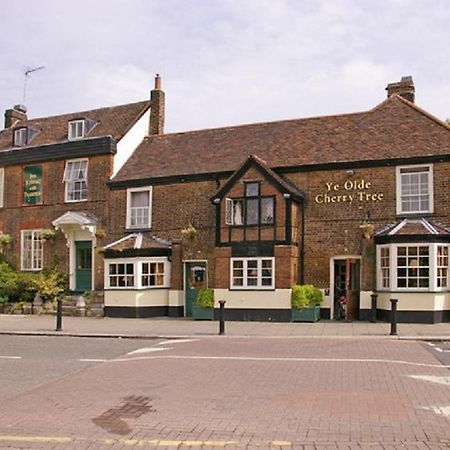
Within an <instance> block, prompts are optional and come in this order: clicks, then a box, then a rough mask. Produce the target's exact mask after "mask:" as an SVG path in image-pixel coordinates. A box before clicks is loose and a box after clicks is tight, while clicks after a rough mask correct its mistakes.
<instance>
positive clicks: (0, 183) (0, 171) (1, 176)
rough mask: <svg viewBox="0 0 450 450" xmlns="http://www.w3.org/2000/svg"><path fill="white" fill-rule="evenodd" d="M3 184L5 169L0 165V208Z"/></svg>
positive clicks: (0, 206) (1, 206)
mask: <svg viewBox="0 0 450 450" xmlns="http://www.w3.org/2000/svg"><path fill="white" fill-rule="evenodd" d="M4 184H5V169H4V168H3V167H0V208H3V192H4V189H3V186H4Z"/></svg>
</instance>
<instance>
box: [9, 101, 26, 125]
mask: <svg viewBox="0 0 450 450" xmlns="http://www.w3.org/2000/svg"><path fill="white" fill-rule="evenodd" d="M22 120H27V108H26V107H25V106H23V105H14V108H13V109H7V110H6V111H5V128H10V127H13V126H14V125H15V124H16V123H17V122H20V121H22Z"/></svg>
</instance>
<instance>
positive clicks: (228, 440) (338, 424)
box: [0, 336, 450, 450]
mask: <svg viewBox="0 0 450 450" xmlns="http://www.w3.org/2000/svg"><path fill="white" fill-rule="evenodd" d="M0 342H1V345H0V349H1V355H0V369H1V373H2V376H3V374H5V375H4V376H3V383H2V384H13V386H9V387H7V388H4V387H3V386H2V392H1V395H0V397H2V398H1V400H2V401H1V403H0V448H15V449H16V448H21V449H22V448H23V449H29V448H45V449H47V448H58V449H59V448H61V449H88V448H89V449H104V448H105V449H110V448H130V447H131V448H134V447H136V448H191V447H192V448H299V449H305V450H306V449H325V448H326V449H342V448H346V449H357V448H358V449H359V448H371V449H373V448H374V449H378V448H379V449H397V448H398V449H438V448H439V449H441V448H442V449H443V448H449V447H450V371H449V368H448V367H445V366H444V365H443V364H442V363H441V362H440V361H439V360H438V359H436V357H435V356H434V352H436V350H434V349H432V348H431V347H430V346H428V345H427V344H426V343H420V342H414V341H398V340H389V339H368V338H366V339H364V338H363V339H353V338H347V339H324V338H321V339H308V338H301V339H295V338H294V339H293V338H229V337H218V336H217V337H199V338H198V339H191V340H170V341H151V340H146V341H142V340H124V339H122V340H118V339H110V340H107V339H87V338H84V339H79V338H62V337H58V338H37V337H33V338H25V337H8V338H6V337H1V340H0ZM437 353H444V352H437ZM1 356H16V357H20V359H19V358H17V359H12V358H10V359H2V358H1ZM14 374H16V378H15V379H21V378H24V379H25V381H20V382H19V383H18V384H17V385H14Z"/></svg>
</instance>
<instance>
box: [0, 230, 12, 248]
mask: <svg viewBox="0 0 450 450" xmlns="http://www.w3.org/2000/svg"><path fill="white" fill-rule="evenodd" d="M10 243H11V236H10V235H9V234H7V233H2V232H1V231H0V245H1V246H2V247H3V246H7V245H9V244H10Z"/></svg>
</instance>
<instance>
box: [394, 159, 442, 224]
mask: <svg viewBox="0 0 450 450" xmlns="http://www.w3.org/2000/svg"><path fill="white" fill-rule="evenodd" d="M405 169H408V170H410V169H413V170H414V169H427V172H428V202H429V203H428V204H429V208H428V209H427V210H420V209H418V210H413V211H403V210H402V170H405ZM417 172H420V171H419V170H417ZM423 172H425V170H424V171H423ZM396 200H397V201H396V203H397V214H398V215H410V214H423V213H432V212H433V210H434V196H433V165H432V164H416V165H412V166H398V167H397V168H396Z"/></svg>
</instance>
